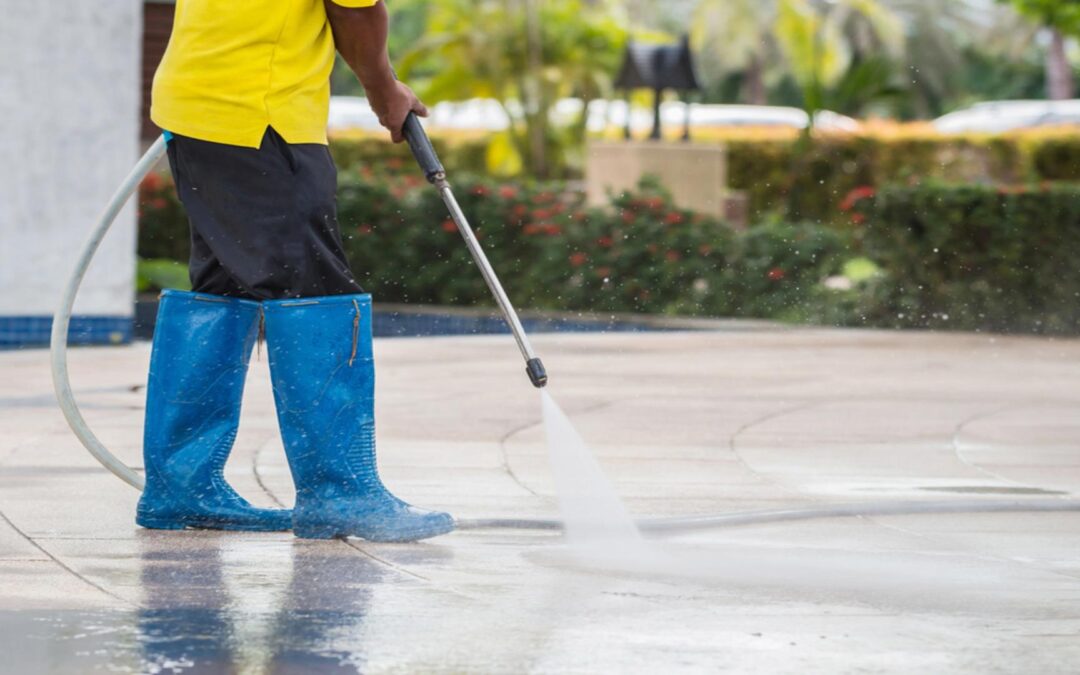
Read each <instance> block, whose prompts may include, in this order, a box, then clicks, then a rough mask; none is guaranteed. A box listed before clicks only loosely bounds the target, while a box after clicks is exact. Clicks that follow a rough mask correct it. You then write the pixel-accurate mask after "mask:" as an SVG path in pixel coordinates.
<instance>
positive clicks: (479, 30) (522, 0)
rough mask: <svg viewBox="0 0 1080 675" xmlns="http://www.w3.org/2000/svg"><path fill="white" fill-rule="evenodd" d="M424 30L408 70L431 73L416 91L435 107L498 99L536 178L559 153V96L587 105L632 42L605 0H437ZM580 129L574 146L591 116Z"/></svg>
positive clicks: (404, 67) (407, 59)
mask: <svg viewBox="0 0 1080 675" xmlns="http://www.w3.org/2000/svg"><path fill="white" fill-rule="evenodd" d="M426 28H427V29H426V31H425V35H424V37H423V38H422V39H421V40H420V41H419V42H418V43H417V44H416V45H415V46H414V48H413V49H411V50H410V51H409V52H408V53H407V54H406V56H405V57H404V58H403V59H402V61H401V70H402V72H403V74H407V73H409V72H410V71H413V70H418V71H425V70H426V72H427V73H428V74H429V76H428V77H427V78H426V79H425V78H419V79H420V86H419V89H420V93H421V94H422V95H423V96H424V98H425V99H427V100H428V101H430V102H432V103H437V102H439V101H460V100H466V99H470V98H493V99H495V100H498V101H499V102H500V103H501V104H502V105H503V108H504V110H505V111H506V114H507V117H508V118H509V119H510V124H511V129H510V135H511V138H512V141H513V144H514V147H515V148H516V150H517V152H518V154H519V155H520V156H521V157H522V158H523V160H524V162H525V164H526V166H528V167H529V168H530V170H531V173H532V174H533V175H534V176H536V177H539V178H545V177H548V176H550V175H551V174H552V172H553V170H554V167H553V165H552V161H551V160H552V155H553V153H555V152H557V150H558V148H557V145H558V142H557V139H556V137H555V136H556V135H555V132H554V131H553V130H551V129H549V125H548V120H549V114H550V111H551V107H552V106H553V105H554V103H555V102H556V101H557V100H558V99H559V98H560V97H562V96H578V97H580V98H582V99H584V100H585V102H586V104H587V103H588V101H589V100H591V99H592V98H596V97H597V96H600V95H602V94H604V93H606V92H607V91H608V90H609V89H610V77H611V74H612V73H614V72H615V71H616V69H617V68H618V63H619V58H620V56H621V53H622V49H623V46H624V44H625V40H626V32H625V30H624V29H623V28H622V27H621V26H620V25H619V24H618V23H617V21H616V20H615V19H613V18H612V16H611V13H610V12H608V11H606V8H605V7H604V3H602V2H599V0H593V1H592V2H588V1H587V0H545V1H544V2H537V1H536V0H439V1H438V2H434V3H431V5H430V6H429V9H428V15H427V27H426ZM586 107H587V105H586ZM584 114H585V113H584V112H583V113H582V115H583V116H584ZM573 131H574V136H575V137H574V140H573V143H579V144H580V143H583V142H584V133H585V125H584V121H582V123H581V124H579V125H575V127H574V130H573Z"/></svg>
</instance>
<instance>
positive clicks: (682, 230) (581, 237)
mask: <svg viewBox="0 0 1080 675" xmlns="http://www.w3.org/2000/svg"><path fill="white" fill-rule="evenodd" d="M454 188H455V189H454V191H455V194H456V195H457V198H458V200H459V201H460V203H461V206H462V208H463V209H464V211H465V213H466V214H467V215H468V217H469V221H470V223H471V224H472V226H473V228H474V230H475V232H476V234H477V236H478V237H479V239H480V241H481V244H482V246H483V247H484V250H485V251H486V253H487V254H488V256H489V258H490V259H491V262H492V264H493V265H494V266H495V269H496V270H497V271H498V273H499V276H500V279H501V280H502V282H503V284H504V285H505V286H506V289H507V291H508V292H509V293H510V296H511V297H512V298H513V299H514V301H515V303H516V304H517V305H519V306H520V307H523V308H538V309H557V310H591V311H605V312H649V313H669V314H684V315H705V316H719V315H732V314H734V315H742V316H766V317H767V316H787V315H788V314H789V313H790V312H791V310H792V308H796V307H798V306H799V305H800V304H801V303H803V302H805V300H806V299H807V298H808V297H810V294H811V291H812V290H813V287H814V286H815V284H817V283H819V282H820V281H822V280H823V279H824V278H825V276H827V275H828V274H829V273H830V270H831V269H832V267H834V266H835V264H834V261H835V258H836V256H837V255H838V254H839V251H840V250H841V248H842V246H841V244H840V242H841V235H838V234H836V233H832V232H830V231H828V230H827V229H825V228H822V227H819V226H813V225H799V226H796V225H783V224H779V223H773V224H767V225H764V226H760V227H754V228H750V229H749V230H747V231H746V232H743V233H738V234H733V233H732V232H731V231H730V230H729V229H728V228H726V227H724V226H723V225H722V224H721V223H719V222H718V221H716V220H715V219H712V218H708V217H705V216H702V215H699V214H695V213H692V212H689V211H686V210H684V209H679V208H676V207H675V206H674V205H673V204H672V202H671V199H670V197H669V196H668V195H667V194H666V193H665V192H664V191H663V190H662V189H660V188H659V187H658V186H657V185H656V184H655V183H653V182H649V181H645V182H643V183H642V184H641V186H640V187H639V188H638V190H636V191H635V192H633V193H630V194H623V195H619V196H616V197H614V198H613V200H612V202H611V203H610V204H609V205H607V206H605V207H603V208H595V207H589V206H587V205H586V204H585V203H584V196H583V195H582V194H581V193H580V192H576V191H568V190H567V189H566V185H565V184H563V183H541V184H500V183H494V182H491V181H489V180H484V179H476V178H466V179H463V180H461V181H460V182H458V183H456V184H455V186H454ZM338 220H339V222H340V224H341V230H342V237H343V240H344V242H345V249H346V252H347V254H348V256H349V259H350V261H351V263H352V266H353V270H354V271H355V272H356V274H357V276H358V278H359V280H360V282H361V284H362V285H363V286H364V287H365V289H367V290H369V291H371V292H372V293H373V294H375V295H376V297H377V298H378V299H379V300H382V301H387V302H412V303H425V304H443V305H478V304H480V305H487V304H490V303H491V302H492V301H491V295H490V293H489V292H488V290H487V287H486V286H485V284H484V281H483V278H482V277H481V275H480V273H479V271H478V270H477V269H476V266H475V264H474V263H473V261H472V258H471V256H470V255H469V252H468V250H467V249H466V247H465V245H464V244H463V242H462V240H461V236H460V235H459V234H458V232H457V227H456V226H455V224H454V223H453V221H451V220H449V219H448V217H447V212H446V207H445V205H443V203H442V201H441V200H440V198H439V196H438V194H437V193H436V191H435V190H433V189H431V188H430V187H429V186H428V185H427V184H426V183H425V182H424V181H423V179H422V178H420V177H419V176H418V175H417V174H416V172H401V173H395V172H393V171H388V172H386V173H384V174H380V175H376V174H375V173H374V171H372V170H371V168H370V167H367V166H360V167H357V168H353V169H351V170H343V171H342V172H341V173H340V174H339V188H338ZM139 254H140V256H142V257H144V258H171V259H173V260H177V261H180V262H186V261H187V256H188V232H187V224H186V221H185V218H184V215H183V211H182V209H181V207H180V205H179V204H178V203H177V201H176V197H175V195H174V191H173V187H172V184H171V181H169V180H168V179H165V178H162V177H159V176H156V175H155V176H154V177H152V178H148V179H147V181H146V182H144V185H143V186H142V188H141V189H140V231H139Z"/></svg>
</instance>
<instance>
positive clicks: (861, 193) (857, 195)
mask: <svg viewBox="0 0 1080 675" xmlns="http://www.w3.org/2000/svg"><path fill="white" fill-rule="evenodd" d="M875 194H877V190H875V189H874V188H873V187H871V186H869V185H861V186H859V187H857V188H855V189H853V190H852V191H851V192H849V193H847V195H846V196H845V197H844V199H843V200H842V201H841V202H840V210H841V211H850V210H851V209H853V208H855V204H857V203H858V202H860V201H861V200H863V199H869V198H870V197H873V196H874V195H875Z"/></svg>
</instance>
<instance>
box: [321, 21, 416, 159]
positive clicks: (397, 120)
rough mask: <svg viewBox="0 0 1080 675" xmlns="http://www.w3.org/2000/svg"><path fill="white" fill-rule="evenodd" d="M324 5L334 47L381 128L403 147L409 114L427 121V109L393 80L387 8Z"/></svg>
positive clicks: (411, 91) (410, 90)
mask: <svg viewBox="0 0 1080 675" xmlns="http://www.w3.org/2000/svg"><path fill="white" fill-rule="evenodd" d="M323 4H324V5H325V7H326V18H327V19H329V20H330V28H331V30H332V31H333V32H334V46H335V47H336V48H337V50H338V51H339V52H341V56H342V57H343V58H344V59H345V62H346V63H348V64H349V67H350V68H352V69H353V72H354V73H356V77H357V78H358V79H359V80H360V84H362V85H363V86H364V91H365V92H367V97H368V102H369V103H371V109H372V110H374V111H375V114H376V115H378V117H379V124H381V125H383V126H384V127H386V128H387V129H389V130H390V138H391V139H392V140H393V141H394V142H395V143H400V142H401V141H402V140H404V138H403V137H402V135H401V128H402V127H403V126H404V125H405V118H406V117H407V116H408V115H409V111H412V112H415V113H416V114H417V115H419V116H421V117H427V108H425V107H424V104H423V103H421V102H420V99H418V98H416V94H414V93H413V90H412V89H409V88H408V87H407V86H405V85H404V84H402V83H400V82H398V81H397V78H395V77H394V71H393V69H392V68H391V67H390V58H389V57H388V56H387V54H386V37H387V35H388V34H389V32H390V31H389V23H390V19H389V16H388V15H387V13H386V7H385V6H384V5H383V3H382V2H377V3H376V4H374V5H372V6H371V7H355V8H350V7H342V6H341V5H339V4H337V3H336V2H334V0H323Z"/></svg>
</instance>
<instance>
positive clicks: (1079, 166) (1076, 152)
mask: <svg viewBox="0 0 1080 675" xmlns="http://www.w3.org/2000/svg"><path fill="white" fill-rule="evenodd" d="M1032 163H1033V164H1034V167H1035V174H1036V175H1037V176H1038V177H1039V178H1041V179H1043V180H1053V181H1062V180H1074V181H1075V180H1080V138H1048V139H1044V140H1043V141H1042V142H1041V143H1039V144H1038V145H1036V146H1035V148H1034V150H1033V151H1032Z"/></svg>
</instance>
